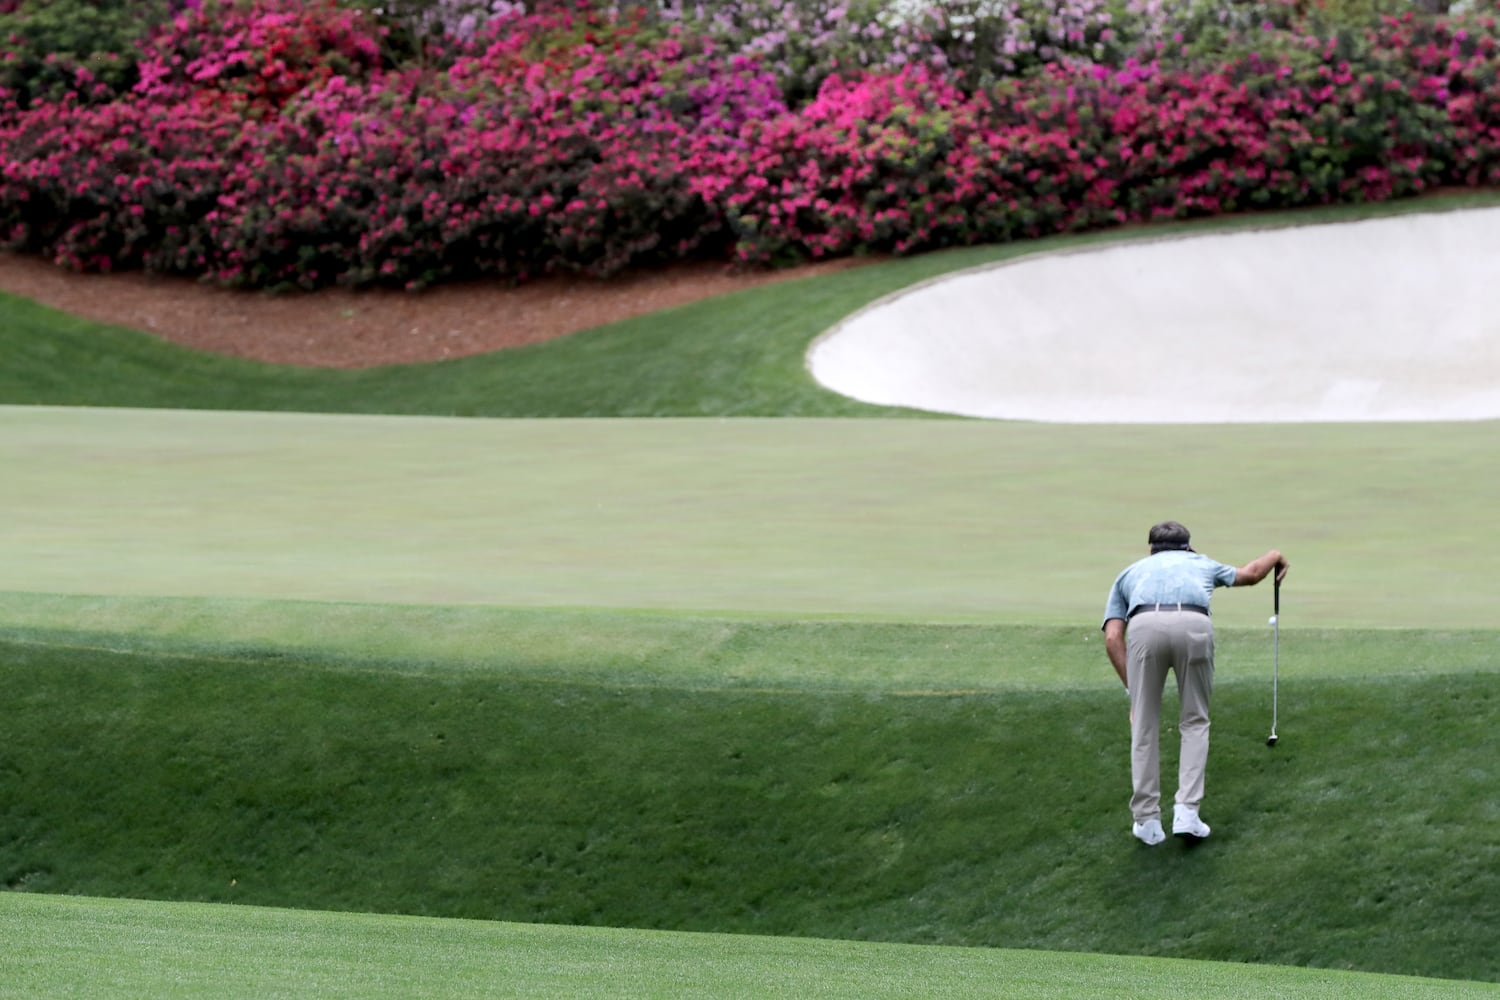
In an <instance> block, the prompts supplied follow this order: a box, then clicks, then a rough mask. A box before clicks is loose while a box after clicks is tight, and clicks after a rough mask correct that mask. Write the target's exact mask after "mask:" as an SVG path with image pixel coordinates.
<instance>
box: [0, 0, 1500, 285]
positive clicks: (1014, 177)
mask: <svg viewBox="0 0 1500 1000" xmlns="http://www.w3.org/2000/svg"><path fill="white" fill-rule="evenodd" d="M1080 9H1081V8H1080ZM383 30H384V28H383V26H382V24H381V23H380V22H379V21H378V20H376V19H375V18H373V17H366V16H364V15H363V14H362V13H360V12H359V11H355V10H352V9H346V8H340V7H336V6H334V5H333V4H331V3H328V2H313V3H306V4H304V3H293V2H291V0H256V2H255V3H250V2H249V0H235V2H230V3H213V2H212V0H205V2H204V3H203V4H202V5H201V6H199V7H183V8H181V9H179V11H178V14H177V15H176V16H175V18H174V19H172V20H171V21H170V22H168V23H166V24H165V25H163V26H162V27H161V28H160V29H158V30H157V31H156V32H154V33H153V34H152V35H151V36H150V37H149V38H148V39H147V40H146V41H145V42H144V43H143V45H142V48H141V66H142V74H141V78H140V82H139V83H138V85H137V86H136V87H135V88H134V90H133V91H132V92H130V93H128V94H125V95H121V96H118V97H116V98H114V99H112V100H109V101H104V102H102V103H101V102H98V101H91V100H90V99H87V97H86V96H85V95H79V94H76V93H75V94H69V95H65V96H64V97H62V98H60V99H56V100H50V101H43V102H40V103H33V104H31V105H23V104H22V103H21V102H20V101H18V100H17V99H16V98H15V95H14V94H10V93H8V92H6V91H4V90H3V88H0V242H3V243H4V245H5V246H8V247H11V248H17V249H21V250H25V251H27V252H32V253H37V254H44V255H47V256H49V257H51V258H53V259H55V260H57V261H58V262H60V263H62V264H65V265H67V266H70V267H76V268H84V269H101V270H102V269H111V268H114V269H118V268H134V267H140V268H148V269H151V270H156V271H163V272H172V273H182V274H194V275H202V276H205V277H208V278H211V279H213V280H216V281H219V282H224V283H230V284H241V285H248V286H255V287H280V286H293V285H295V286H301V287H309V288H311V287H318V286H321V285H327V284H331V283H344V284H349V285H367V284H389V285H396V286H407V287H417V286H422V285H426V284H430V283H433V282H437V281H444V280H451V279H456V278H466V277H473V276H480V275H488V276H497V277H500V278H503V279H507V280H512V281H524V280H526V279H528V278H532V277H535V276H538V275H542V274H547V273H551V272H556V271H579V272H584V273H589V274H596V275H608V274H612V273H615V272H617V271H619V270H622V269H624V268H629V267H634V266H639V265H642V264H650V263H654V262H660V261H671V260H677V259H682V258H688V257H699V258H704V257H706V258H713V259H725V258H728V257H731V256H732V257H734V258H735V259H738V260H740V261H744V262H749V263H756V264H763V263H777V262H782V261H790V260H797V259H804V258H827V257H832V256H841V255H846V254H857V253H898V254H900V253H914V252H919V251H922V250H927V249H932V248H936V247H943V246H951V245H960V244H972V243H982V242H995V241H1002V240H1012V239H1022V238H1031V237H1037V236H1042V235H1047V234H1052V233H1059V232H1067V231H1073V230H1079V229H1086V228H1095V227H1101V226H1109V225H1118V224H1122V223H1130V222H1136V221H1148V220H1152V219H1159V218H1181V217H1186V216H1191V215H1205V214H1213V213H1220V212H1231V211H1241V210H1246V209H1261V208H1281V207H1291V206H1298V205H1309V204H1328V203H1336V202H1348V201H1361V200H1381V199H1388V198H1395V197H1401V196H1405V195H1410V194H1414V193H1417V192H1420V191H1423V190H1426V189H1428V188H1430V187H1433V186H1435V185H1442V184H1471V185H1472V184H1493V183H1495V181H1496V179H1497V178H1500V89H1497V88H1496V86H1495V83H1496V80H1497V78H1500V52H1497V48H1500V45H1497V41H1500V29H1497V27H1496V24H1495V21H1494V19H1493V18H1492V17H1488V16H1475V17H1472V18H1466V19H1458V18H1455V19H1419V18H1414V17H1403V18H1390V19H1386V20H1385V21H1382V22H1381V23H1379V24H1377V25H1373V26H1372V27H1371V28H1370V29H1369V30H1368V31H1366V32H1364V33H1354V32H1347V31H1346V32H1340V33H1335V34H1331V35H1329V34H1319V33H1315V32H1309V31H1289V30H1286V29H1284V28H1280V27H1277V26H1276V25H1275V24H1271V25H1270V26H1269V27H1267V28H1256V29H1255V30H1253V31H1251V32H1249V33H1244V32H1238V33H1236V32H1234V31H1226V34H1225V35H1224V37H1223V39H1221V40H1220V41H1219V42H1215V44H1214V47H1213V50H1212V51H1211V52H1208V53H1205V52H1204V51H1199V50H1197V49H1195V48H1194V47H1193V46H1192V45H1189V44H1186V43H1184V42H1181V41H1179V40H1178V39H1177V38H1176V37H1173V36H1165V37H1162V38H1160V39H1157V40H1155V41H1153V42H1152V43H1151V44H1149V45H1147V46H1145V47H1143V48H1140V49H1139V50H1138V51H1139V52H1140V57H1139V58H1136V59H1131V58H1124V59H1120V60H1117V61H1104V62H1099V61H1091V60H1089V59H1084V58H1068V59H1057V60H1054V61H1051V62H1049V63H1046V64H1045V65H1042V66H1040V67H1039V68H1037V69H1035V71H1033V72H1029V73H1027V74H1026V75H1023V76H1019V77H1010V78H1004V79H1000V80H998V81H996V82H993V83H989V84H985V85H982V86H980V85H976V84H975V83H974V81H973V80H972V79H970V78H968V77H966V76H965V75H963V74H959V73H956V72H952V71H949V70H947V69H945V68H944V67H942V66H940V65H930V64H927V63H916V64H909V65H897V66H886V67H883V68H875V69H871V68H862V67H858V66H855V67H850V68H848V69H847V70H843V71H840V72H836V73H832V74H830V75H827V76H825V77H824V78H822V79H821V80H820V81H819V83H818V86H817V88H816V90H815V92H813V93H812V94H810V95H809V97H808V99H807V100H805V101H800V102H789V101H787V100H786V99H785V91H784V90H783V83H784V80H783V79H782V78H781V76H780V75H779V74H778V71H777V70H776V68H775V67H774V66H773V65H771V64H770V63H768V62H767V61H766V58H765V57H756V56H753V55H750V54H746V53H743V52H738V51H735V50H732V49H730V48H728V47H727V46H725V45H724V44H722V43H721V42H720V41H718V40H716V39H715V38H714V37H713V36H712V35H711V34H707V33H704V32H701V31H694V30H689V29H688V28H686V27H684V26H683V25H682V24H678V23H672V22H669V21H663V19H661V18H660V17H657V16H648V15H644V14H638V13H637V14H628V15H625V14H622V15H611V14H607V13H601V12H600V11H597V10H595V11H590V10H583V11H577V12H557V11H554V12H550V13H545V12H544V13H530V14H523V13H518V12H515V11H511V12H509V13H506V14H505V15H504V16H501V17H495V18H492V19H490V20H489V21H488V22H487V23H486V25H485V26H483V27H481V28H478V29H476V30H475V32H474V34H473V35H472V36H471V37H469V38H468V39H467V40H464V41H463V43H462V44H461V45H457V46H455V47H454V48H453V49H452V50H451V51H450V53H449V56H448V57H447V58H445V59H444V60H443V61H441V62H432V61H424V62H421V63H407V64H402V65H389V64H387V63H386V62H385V61H384V58H385V57H384V56H383V55H382V51H383V50H382V48H381V41H382V32H383Z"/></svg>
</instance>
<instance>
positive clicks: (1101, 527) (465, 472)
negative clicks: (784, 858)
mask: <svg viewBox="0 0 1500 1000" xmlns="http://www.w3.org/2000/svg"><path fill="white" fill-rule="evenodd" d="M1494 431H1495V429H1494V425H1493V424H1490V423H1472V424H1416V425H1405V424H1380V425H1329V426H1308V427H1287V426H1253V425H1252V426H1235V427H1153V428H1141V427H1126V426H1121V427H1066V426H1047V425H1034V424H1014V423H981V422H968V421H902V420H869V421H865V420H861V421H846V420H735V421H720V420H613V421H589V420H546V421H540V420H539V421H528V420H520V421H490V420H462V419H440V418H397V417H349V416H330V415H301V414H263V413H212V412H193V411H151V410H104V409H87V408H77V409H72V408H46V407H37V408H31V407H9V408H0V463H3V465H4V467H5V468H6V469H8V470H11V471H10V473H9V474H8V475H6V476H5V477H4V479H3V481H0V510H3V511H4V513H5V518H4V524H3V527H0V590H9V591H32V592H42V593H75V594H77V593H97V594H117V595H162V596H165V595H176V596H190V597H191V596H203V597H262V598H264V597H276V598H290V599H303V600H327V601H354V602H384V603H400V604H445V605H452V604H485V605H501V606H524V607H565V606H572V607H603V608H644V609H674V610H678V611H688V612H734V613H747V614H758V615H772V616H800V617H827V616H859V617H870V618H891V619H901V620H914V619H915V620H934V621H980V622H1024V623H1063V622H1085V623H1089V622H1095V621H1097V619H1098V616H1099V614H1100V611H1101V608H1102V605H1103V600H1104V594H1105V591H1106V589H1107V587H1108V584H1109V582H1110V580H1111V579H1112V578H1113V576H1114V574H1115V573H1116V572H1117V571H1118V570H1119V569H1120V568H1121V567H1123V566H1124V565H1125V564H1126V563H1127V562H1129V561H1131V560H1133V559H1135V558H1137V557H1138V556H1140V555H1142V554H1144V548H1145V546H1144V539H1145V533H1146V528H1147V527H1148V526H1149V525H1150V524H1151V523H1152V522H1154V521H1156V520H1159V519H1162V518H1166V517H1172V518H1176V519H1178V520H1181V521H1183V522H1185V523H1187V524H1188V525H1189V526H1190V527H1191V528H1192V529H1193V530H1194V532H1195V535H1194V540H1195V543H1196V544H1197V546H1198V547H1199V548H1200V550H1202V551H1206V552H1208V553H1210V554H1212V555H1214V556H1216V557H1218V558H1221V559H1223V560H1225V561H1228V562H1238V561H1242V560H1245V559H1248V558H1250V557H1252V556H1254V555H1258V554H1259V553H1260V552H1261V551H1263V550H1264V548H1265V547H1266V546H1268V545H1273V544H1274V545H1276V546H1279V547H1281V548H1283V549H1284V550H1286V551H1287V552H1288V553H1289V555H1290V557H1291V559H1292V562H1293V576H1292V577H1291V579H1290V581H1289V582H1288V584H1287V588H1286V589H1285V591H1284V593H1283V598H1284V607H1283V615H1282V626H1283V629H1291V628H1297V627H1343V626H1364V627H1386V626H1391V627H1396V626H1400V627H1425V628H1435V627H1441V628H1462V627H1487V626H1489V625H1491V624H1492V623H1493V609H1494V606H1495V603H1496V591H1497V589H1500V583H1497V582H1496V581H1497V577H1496V574H1495V572H1494V567H1493V565H1492V564H1491V563H1489V562H1487V561H1485V560H1483V559H1482V558H1479V556H1478V553H1479V552H1481V551H1482V547H1478V546H1477V545H1476V543H1477V542H1478V541H1479V540H1480V539H1482V538H1483V537H1485V535H1486V533H1487V532H1488V531H1489V525H1490V524H1491V523H1492V521H1493V514H1492V511H1491V510H1490V508H1491V505H1492V502H1491V501H1492V498H1493V497H1494V496H1495V495H1497V493H1500V462H1496V461H1495V459H1494V458H1493V454H1494V452H1493V447H1492V444H1493V436H1494ZM1270 598H1271V595H1270V593H1269V591H1268V590H1267V589H1266V588H1264V587H1263V588H1260V589H1259V590H1256V591H1241V592H1233V593H1226V594H1221V596H1220V597H1219V598H1218V600H1217V601H1216V610H1217V612H1218V614H1219V616H1220V621H1221V622H1223V623H1224V624H1227V625H1238V626H1245V627H1249V626H1252V625H1253V626H1257V627H1262V628H1263V627H1264V626H1265V621H1266V616H1267V614H1268V613H1269V609H1270V603H1271V601H1270Z"/></svg>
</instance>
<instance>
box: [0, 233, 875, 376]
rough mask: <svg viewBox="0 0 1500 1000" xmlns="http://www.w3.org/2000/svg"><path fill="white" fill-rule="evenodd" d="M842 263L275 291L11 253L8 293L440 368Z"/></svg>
mask: <svg viewBox="0 0 1500 1000" xmlns="http://www.w3.org/2000/svg"><path fill="white" fill-rule="evenodd" d="M858 263H861V262H860V261H854V260H847V259H846V260H837V261H828V262H825V263H819V264H811V265H807V266H804V267H799V268H792V269H787V270H777V271H739V270H732V269H730V268H729V267H728V266H727V265H725V264H714V263H694V264H682V265H676V266H673V267H670V268H666V269H662V270H656V271H644V272H636V273H631V274H627V275H623V276H621V277H618V278H613V279H609V280H599V279H590V278H581V277H577V278H547V279H544V280H540V281H536V282H533V283H530V284H526V285H522V286H520V287H508V286H505V285H502V284H499V283H492V282H470V283H466V284H456V285H445V286H441V287H438V288H433V289H429V290H427V291H423V292H402V291H389V290H374V291H350V290H348V289H328V290H325V291H318V292H293V293H282V294H270V293H266V292H250V291H236V290H229V289H223V288H216V287H213V286H210V285H205V284H201V283H199V282H196V281H192V280H190V279H186V278H172V277H164V276H161V275H153V274H145V273H140V272H129V273H124V274H78V273H75V272H72V271H68V270H65V269H63V268H60V267H57V266H56V265H53V264H51V263H49V262H47V261H44V260H40V259H38V258H34V257H27V256H23V255H19V254H14V253H6V252H0V291H5V292H10V293H11V294H14V295H21V296H25V297H26V298H29V299H34V300H35V301H37V302H41V303H43V304H45V305H49V306H52V307H53V308H56V309H60V310H63V311H64V312H68V313H72V314H74V315H76V316H82V317H84V318H86V319H91V320H95V321H97V322H102V323H111V324H115V325H118V326H127V327H132V328H134V329H137V330H144V331H146V332H147V333H151V334H155V335H156V336H158V337H161V338H162V339H164V340H169V341H172V342H174V343H177V344H182V345H184V346H187V347H192V348H196V349H198V350H203V351H211V352H214V353H217V354H228V355H234V356H237V357H244V358H254V359H256V360H258V361H269V362H273V363H277V364H287V365H305V366H312V367H325V368H364V367H369V366H372V365H386V364H400V363H406V362H417V361H433V360H438V359H441V358H453V357H459V356H462V355H466V354H481V353H485V352H488V351H497V350H502V349H504V348H507V347H519V346H521V345H523V344H534V343H537V342H539V341H543V340H550V339H552V338H554V337H560V336H563V335H565V334H569V333H575V332H577V331H579V330H586V329H589V328H590V327H595V326H600V325H602V324H604V323H609V322H612V321H614V320H620V319H626V318H629V317H632V316H640V315H644V314H646V313H650V312H655V311H657V310H659V309H666V308H670V307H672V306H679V305H685V304H687V303H689V302H694V301H697V300H699V299H704V298H708V297H710V296H714V295H719V294H722V293H725V292H732V291H737V290H739V289H742V288H751V287H754V286H757V285H764V284H767V283H769V282H774V281H783V280H786V279H788V278H797V277H803V276H806V275H809V274H817V273H826V272H830V271H836V270H843V269H844V268H847V267H850V266H855V265H857V264H858Z"/></svg>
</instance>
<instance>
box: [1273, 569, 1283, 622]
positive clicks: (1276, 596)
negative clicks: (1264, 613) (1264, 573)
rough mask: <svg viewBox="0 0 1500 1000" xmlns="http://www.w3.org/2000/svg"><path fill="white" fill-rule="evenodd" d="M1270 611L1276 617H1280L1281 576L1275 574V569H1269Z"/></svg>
mask: <svg viewBox="0 0 1500 1000" xmlns="http://www.w3.org/2000/svg"><path fill="white" fill-rule="evenodd" d="M1271 573H1272V576H1271V593H1272V595H1273V596H1272V598H1271V613H1272V614H1273V615H1276V616H1277V617H1278V618H1279V617H1281V577H1279V576H1276V575H1275V573H1276V570H1275V569H1272V570H1271Z"/></svg>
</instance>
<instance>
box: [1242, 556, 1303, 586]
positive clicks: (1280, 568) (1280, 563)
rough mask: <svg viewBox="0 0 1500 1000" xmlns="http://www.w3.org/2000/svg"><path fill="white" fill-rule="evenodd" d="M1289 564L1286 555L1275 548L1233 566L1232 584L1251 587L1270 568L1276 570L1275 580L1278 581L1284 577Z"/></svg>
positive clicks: (1258, 581)
mask: <svg viewBox="0 0 1500 1000" xmlns="http://www.w3.org/2000/svg"><path fill="white" fill-rule="evenodd" d="M1289 565H1290V563H1288V562H1287V561H1286V557H1285V556H1283V555H1282V554H1281V553H1280V552H1277V551H1276V550H1275V549H1272V550H1271V551H1269V552H1267V553H1266V554H1265V555H1263V556H1261V557H1260V558H1259V559H1252V560H1250V561H1249V562H1247V563H1245V565H1243V566H1239V567H1236V568H1235V571H1234V585H1235V586H1236V587H1253V586H1255V584H1257V583H1260V581H1262V580H1264V579H1265V578H1266V576H1267V575H1268V574H1269V573H1270V572H1271V570H1273V569H1274V570H1275V571H1276V582H1277V583H1280V582H1281V581H1282V580H1284V579H1286V571H1287V567H1288V566H1289Z"/></svg>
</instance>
